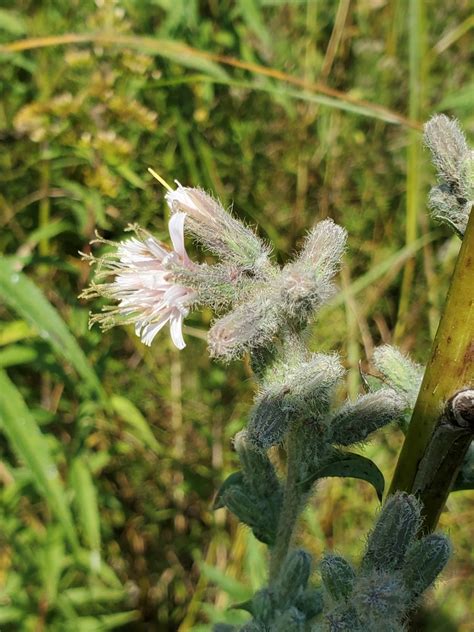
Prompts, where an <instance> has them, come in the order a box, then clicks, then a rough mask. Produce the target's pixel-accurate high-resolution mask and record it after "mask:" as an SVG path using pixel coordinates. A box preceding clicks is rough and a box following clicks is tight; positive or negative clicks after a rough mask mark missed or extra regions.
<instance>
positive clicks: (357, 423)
mask: <svg viewBox="0 0 474 632" xmlns="http://www.w3.org/2000/svg"><path fill="white" fill-rule="evenodd" d="M405 407H406V401H405V400H404V399H403V398H402V397H401V396H400V395H398V394H397V393H396V392H395V391H394V390H393V389H391V388H382V389H380V390H378V391H376V392H375V393H368V394H367V395H362V397H359V398H358V399H357V400H356V401H355V402H347V403H346V404H344V406H342V407H341V408H340V409H339V410H338V411H337V413H336V414H335V415H334V417H333V418H332V420H331V421H330V428H329V430H330V433H331V434H330V436H331V442H332V443H336V444H338V445H345V446H348V445H352V444H354V443H359V442H361V441H364V440H365V439H366V438H367V437H368V436H369V434H371V433H372V432H374V431H375V430H377V429H378V428H382V427H383V426H385V425H387V424H388V423H390V422H391V421H395V420H396V419H397V418H399V417H400V416H401V414H402V412H403V410H404V408H405Z"/></svg>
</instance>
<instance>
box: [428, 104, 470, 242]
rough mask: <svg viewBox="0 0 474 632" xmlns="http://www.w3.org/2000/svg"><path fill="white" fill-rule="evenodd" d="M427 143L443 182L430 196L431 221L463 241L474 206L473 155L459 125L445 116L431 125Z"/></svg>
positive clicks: (430, 123) (438, 116)
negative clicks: (473, 206)
mask: <svg viewBox="0 0 474 632" xmlns="http://www.w3.org/2000/svg"><path fill="white" fill-rule="evenodd" d="M424 139H425V144H426V145H427V147H428V148H429V149H430V150H431V154H432V160H433V163H434V165H435V167H436V168H437V170H438V177H439V179H440V185H439V186H437V187H434V188H433V189H432V190H431V192H430V207H431V214H432V217H433V219H435V220H437V221H439V222H444V223H445V224H448V225H449V226H450V227H451V228H452V229H453V230H454V231H455V232H456V233H457V234H458V235H459V236H460V237H461V238H462V237H463V235H464V232H465V230H466V227H467V222H468V219H469V215H470V213H471V210H472V205H473V202H474V193H473V191H474V152H472V151H471V150H470V149H469V147H468V144H467V142H466V138H465V136H464V134H463V133H462V130H461V128H460V127H459V124H458V122H457V121H456V120H454V119H449V118H448V117H447V116H445V115H444V114H439V115H436V116H433V118H432V119H430V121H428V123H427V124H426V125H425V134H424Z"/></svg>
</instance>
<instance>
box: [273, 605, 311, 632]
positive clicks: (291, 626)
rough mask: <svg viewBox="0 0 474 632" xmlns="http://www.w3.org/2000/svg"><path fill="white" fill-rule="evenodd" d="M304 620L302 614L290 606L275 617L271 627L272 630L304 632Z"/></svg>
mask: <svg viewBox="0 0 474 632" xmlns="http://www.w3.org/2000/svg"><path fill="white" fill-rule="evenodd" d="M305 621H306V618H305V616H304V614H303V613H302V612H300V611H299V610H298V608H295V607H294V606H292V607H291V608H288V610H285V612H283V613H282V614H280V615H279V616H277V617H276V619H275V620H274V622H273V624H272V627H271V629H272V631H273V632H304V629H305Z"/></svg>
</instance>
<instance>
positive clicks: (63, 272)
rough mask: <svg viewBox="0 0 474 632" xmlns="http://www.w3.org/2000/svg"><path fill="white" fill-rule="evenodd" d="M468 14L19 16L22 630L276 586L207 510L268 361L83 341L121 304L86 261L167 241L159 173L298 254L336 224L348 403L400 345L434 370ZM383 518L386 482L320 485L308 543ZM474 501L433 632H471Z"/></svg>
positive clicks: (205, 317) (5, 218) (159, 343)
mask: <svg viewBox="0 0 474 632" xmlns="http://www.w3.org/2000/svg"><path fill="white" fill-rule="evenodd" d="M470 5H471V3H470V2H469V1H468V0H459V1H458V2H456V3H441V2H434V1H426V2H419V1H418V0H398V1H397V0H389V1H384V0H352V1H350V0H339V1H338V2H332V1H329V0H317V1H316V0H315V1H310V0H308V1H303V0H302V1H293V2H283V1H277V0H240V1H235V2H231V1H228V0H208V1H207V2H204V1H202V2H198V1H197V0H154V1H142V2H139V1H138V0H135V1H132V0H129V1H126V0H117V1H115V2H113V1H110V0H100V1H99V0H97V2H95V3H94V2H91V1H90V0H82V1H79V0H72V1H70V2H63V1H60V0H56V1H52V0H51V1H38V0H36V1H34V0H31V1H27V0H18V1H17V2H15V3H13V2H5V1H3V2H2V3H1V5H0V44H1V48H0V93H1V95H2V98H1V101H0V139H1V143H2V148H1V152H0V183H1V184H0V229H1V230H0V251H1V253H2V259H1V261H0V319H1V320H0V371H1V373H0V431H1V436H0V526H1V530H0V531H1V533H0V626H1V628H2V630H21V631H23V630H25V631H32V632H33V631H34V632H39V631H42V630H52V631H55V630H58V631H63V630H69V629H70V630H80V631H84V632H88V631H92V630H94V631H95V630H108V629H118V628H119V627H120V626H124V627H123V629H130V630H150V631H152V630H178V629H179V630H180V631H182V632H183V631H187V630H207V629H209V628H208V627H207V626H208V625H209V622H210V621H222V620H225V619H226V618H227V620H228V621H240V620H242V619H241V618H240V617H241V615H240V613H238V612H237V611H232V610H229V611H227V610H226V608H227V607H228V606H229V605H230V604H232V603H236V602H239V601H243V600H245V599H246V598H247V597H248V596H249V594H250V592H251V591H252V589H253V590H255V589H257V588H258V587H260V586H261V585H262V584H263V583H264V581H265V548H264V547H262V546H261V545H260V544H259V543H258V542H256V541H255V539H254V538H253V537H252V536H251V534H250V533H249V532H248V531H246V530H245V529H244V528H242V527H238V526H237V524H236V523H235V521H234V520H233V518H232V517H229V516H228V515H226V513H225V512H224V511H223V510H220V511H219V512H217V513H215V514H214V513H213V512H212V511H211V505H212V498H213V495H214V493H215V490H216V489H217V487H218V486H219V483H220V482H221V481H222V480H223V479H224V477H225V476H226V475H227V474H228V473H230V472H231V471H233V470H234V469H236V459H235V455H234V454H233V453H232V447H231V438H232V436H233V435H234V434H235V433H236V432H237V431H238V430H239V429H240V428H242V427H243V425H244V424H245V419H246V414H247V412H248V410H249V406H250V404H251V401H252V393H253V384H252V381H251V375H250V370H249V368H248V366H247V365H246V364H245V363H244V364H243V365H242V364H238V363H234V364H231V365H230V366H223V365H221V364H218V363H216V362H212V361H210V360H209V359H208V357H207V353H206V343H205V335H206V329H207V328H208V326H209V323H210V321H211V319H212V315H211V314H210V313H200V314H199V313H196V314H193V315H192V316H190V318H189V319H188V320H187V321H186V328H185V338H186V340H187V343H188V346H187V347H186V349H185V350H184V351H183V352H180V353H178V352H177V351H176V350H174V349H173V348H172V345H171V342H170V340H169V337H168V336H167V334H166V332H162V333H161V334H160V335H159V336H158V337H157V339H156V340H155V342H154V344H153V346H152V347H151V348H150V349H149V348H146V347H145V346H143V345H142V344H141V343H140V341H139V340H138V338H136V337H135V336H134V334H133V331H132V330H131V329H130V330H128V329H116V330H112V331H110V332H108V333H106V334H102V333H101V332H100V331H99V330H98V329H97V328H94V329H93V330H91V331H89V330H88V328H87V320H88V311H89V309H90V308H91V307H93V308H94V309H99V308H100V304H99V303H97V304H95V305H93V306H91V305H86V304H84V303H83V302H81V301H80V300H79V299H78V298H77V296H78V294H79V293H80V292H81V291H82V290H83V289H84V287H86V286H87V284H88V282H89V281H90V278H91V277H90V275H91V273H90V270H89V267H88V265H87V263H85V262H83V261H81V260H80V256H79V254H78V251H79V250H82V251H87V252H88V251H89V248H90V247H89V245H88V242H89V241H90V240H91V239H93V237H94V231H95V230H96V229H97V230H99V232H100V233H101V234H102V235H104V236H105V237H107V238H110V239H114V238H121V237H122V233H123V229H124V227H125V226H126V225H127V223H129V222H138V223H139V224H141V225H142V226H143V227H146V228H147V229H149V230H151V231H153V232H154V233H155V234H156V235H157V236H158V237H160V238H162V239H164V240H167V231H166V224H167V209H166V205H165V203H164V190H163V189H162V188H161V187H160V186H159V185H158V183H157V182H156V181H154V180H153V179H152V178H151V176H149V174H148V173H147V168H148V167H153V168H154V169H156V170H157V171H158V172H159V173H160V174H161V175H162V176H163V177H164V178H165V179H166V180H167V181H169V182H172V181H173V180H174V179H177V180H179V181H180V182H181V183H182V184H184V185H189V186H198V185H199V186H202V187H204V188H205V189H206V190H209V191H211V192H213V194H215V195H216V196H218V197H219V198H220V199H221V201H222V202H223V203H224V204H226V205H228V204H231V203H233V205H234V211H235V212H236V214H237V215H238V216H239V217H240V218H242V219H244V220H245V221H246V222H248V223H250V224H251V225H254V226H256V225H258V227H259V228H258V230H259V233H260V234H261V236H262V237H264V238H265V239H267V240H268V241H270V242H271V243H272V244H273V246H274V256H275V258H276V260H278V261H279V262H281V263H283V262H285V261H286V260H287V259H288V258H289V257H290V256H291V255H292V253H293V252H294V250H295V249H296V247H297V246H298V244H299V243H301V239H302V237H303V236H304V234H305V231H306V230H307V229H308V228H309V227H310V226H311V225H312V224H313V223H314V222H315V221H317V220H320V219H322V218H325V217H328V216H329V217H332V218H334V219H335V220H336V221H337V222H339V223H341V224H342V225H344V226H345V227H346V228H347V230H348V231H349V247H348V252H347V255H346V257H345V264H344V267H343V270H342V272H341V275H340V278H339V279H338V283H339V286H340V287H341V288H342V290H343V291H342V292H341V293H340V294H339V295H338V296H337V297H336V299H334V300H333V302H332V303H331V304H330V305H329V306H328V307H327V308H325V310H324V311H323V312H322V313H321V314H320V316H319V318H318V321H317V322H316V323H315V325H314V328H313V332H312V346H313V348H314V349H318V350H330V349H335V350H338V351H340V353H341V354H342V357H343V359H344V363H345V365H346V366H347V369H348V380H347V391H348V393H349V395H351V396H355V395H356V394H357V393H358V392H359V390H360V388H361V384H360V378H359V361H361V362H362V365H363V367H364V368H365V369H367V367H368V366H369V364H368V361H370V356H371V353H372V350H373V348H374V346H376V345H378V344H380V343H382V342H395V343H397V344H399V345H400V346H401V347H402V349H403V350H405V351H407V352H410V354H411V355H412V357H414V358H415V359H416V360H418V361H420V362H424V361H425V360H426V358H427V356H428V353H429V348H430V342H431V340H432V337H433V335H434V332H435V330H436V325H437V322H438V319H439V313H440V309H441V308H442V305H443V301H444V297H445V295H446V290H447V287H448V283H449V278H450V274H451V272H452V269H453V264H454V261H455V257H456V253H457V250H458V248H459V241H458V240H457V239H456V238H455V237H451V236H450V234H449V233H448V232H447V231H446V230H443V229H442V228H440V227H437V226H434V225H433V224H432V223H431V222H430V220H429V218H428V213H427V208H426V195H427V191H428V189H429V186H430V184H432V183H433V182H434V180H435V176H434V172H433V169H432V168H431V167H430V166H429V160H428V156H427V152H426V151H425V150H424V149H423V147H422V142H421V131H420V130H421V125H422V123H423V121H425V120H426V119H427V118H428V117H429V116H430V115H431V114H433V113H434V112H446V113H448V114H450V115H454V116H456V117H457V118H458V119H459V120H460V122H461V124H462V125H463V127H464V129H465V130H466V131H467V133H468V135H471V134H472V132H473V131H474V112H473V103H474V85H473V83H472V71H473V65H472V28H473V26H474V20H473V16H472V13H471V11H470V9H472V7H471V6H470ZM189 250H190V252H191V253H192V256H196V257H198V256H199V257H200V258H201V260H202V257H203V255H202V254H200V253H198V252H197V251H196V250H195V249H194V248H193V246H192V244H190V245H189ZM342 396H344V393H341V397H342ZM401 441H402V437H401V434H400V433H399V432H398V431H396V430H390V429H389V430H386V431H385V432H384V433H381V434H380V435H379V436H378V437H377V438H376V439H375V440H373V441H372V443H371V444H370V445H369V446H368V447H367V448H366V449H365V454H366V455H367V456H370V457H371V458H373V459H374V460H375V462H376V463H377V464H378V465H379V467H381V469H382V470H383V472H384V474H385V475H386V477H387V478H388V479H389V477H390V475H391V472H392V471H393V467H394V464H395V459H396V455H397V453H398V450H399V448H400V444H401ZM376 511H377V502H376V498H375V494H374V492H373V490H372V489H371V488H370V487H369V486H368V485H367V484H364V483H361V482H357V481H348V480H347V479H346V480H343V481H341V480H330V481H329V480H327V481H323V482H322V483H321V484H320V486H319V489H318V492H317V494H316V496H315V498H314V501H313V502H312V503H311V507H310V508H309V509H308V511H307V512H306V513H305V517H304V524H303V525H302V526H303V528H302V529H301V539H302V542H303V544H304V545H305V546H306V547H307V548H308V549H309V550H311V551H312V552H313V553H314V555H315V557H316V558H317V557H318V556H319V555H320V554H321V553H322V552H323V551H324V550H326V549H328V548H329V549H335V550H337V551H339V552H341V553H343V554H345V555H348V556H352V557H353V559H355V560H357V558H358V555H359V553H360V550H361V548H362V546H363V543H364V536H365V534H366V533H367V530H368V529H369V528H370V525H371V523H372V520H373V517H374V514H375V512H376ZM473 513H474V512H473V501H472V494H471V493H470V492H458V493H456V494H453V495H452V496H451V498H450V500H449V503H448V510H447V511H446V512H445V513H444V514H443V516H442V521H441V524H442V527H443V529H445V530H446V531H447V532H448V534H449V535H450V536H451V538H452V540H453V543H454V549H455V554H454V559H453V561H452V562H451V563H450V565H449V567H448V569H447V571H446V572H445V574H444V576H443V579H442V581H441V582H440V584H439V585H438V587H437V588H436V589H435V590H434V591H432V593H431V594H430V595H429V598H428V605H429V608H430V609H431V611H432V614H431V618H430V619H428V622H425V623H422V622H420V623H419V627H420V629H426V630H430V631H431V630H433V631H438V630H439V631H440V632H441V631H443V632H445V631H449V630H459V631H461V632H468V630H470V629H472V628H470V627H469V626H470V620H471V621H472V615H473V613H472V611H471V612H470V604H469V597H470V596H472V591H473V589H474V584H473V580H472V575H473V566H474V558H473V550H472V526H471V525H472V522H473V517H474V516H473ZM315 578H317V575H316V574H315ZM242 616H243V618H245V615H242Z"/></svg>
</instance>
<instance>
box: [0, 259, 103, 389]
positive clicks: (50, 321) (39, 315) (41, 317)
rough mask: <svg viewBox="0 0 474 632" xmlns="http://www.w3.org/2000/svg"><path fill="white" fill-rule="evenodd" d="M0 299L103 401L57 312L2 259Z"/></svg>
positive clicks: (98, 386) (23, 275) (100, 387)
mask: <svg viewBox="0 0 474 632" xmlns="http://www.w3.org/2000/svg"><path fill="white" fill-rule="evenodd" d="M0 296H2V297H3V299H4V301H5V302H6V303H7V305H9V306H10V307H11V308H12V309H14V310H15V311H16V312H17V313H18V314H19V315H20V316H21V317H22V318H24V319H25V320H26V321H27V322H28V323H30V325H33V326H34V327H35V328H36V329H37V330H38V332H39V334H40V336H41V337H42V338H43V339H44V340H46V341H48V342H49V343H50V344H51V346H52V347H53V349H54V351H55V352H56V353H57V354H58V355H59V356H61V357H62V358H64V359H65V360H66V361H67V362H70V363H71V365H72V366H73V367H74V368H75V369H76V371H77V372H78V374H79V375H80V376H81V377H82V379H83V380H84V382H85V383H86V384H87V385H88V386H89V388H90V389H91V390H92V391H94V392H95V393H96V394H97V395H98V396H99V397H100V398H102V399H103V398H104V397H105V396H104V393H103V391H102V386H101V384H100V382H99V379H98V377H97V375H96V374H95V372H94V371H93V370H92V368H91V367H90V365H89V363H88V360H87V358H86V356H85V355H84V353H83V351H82V349H81V347H80V346H79V345H78V343H77V341H76V339H75V338H74V336H73V335H72V334H71V332H70V331H69V329H68V328H67V326H66V324H65V323H64V321H63V320H62V318H61V317H60V315H59V314H58V312H57V311H56V310H55V309H54V307H53V306H52V305H51V304H50V303H49V302H48V301H47V300H46V298H45V296H44V295H43V293H42V292H41V290H40V289H39V288H38V287H37V286H36V285H35V284H34V283H33V281H31V280H30V279H29V278H28V277H27V276H26V275H25V274H23V273H22V272H19V271H17V270H16V269H15V264H14V262H13V261H12V260H11V259H7V258H5V257H1V258H0Z"/></svg>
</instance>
